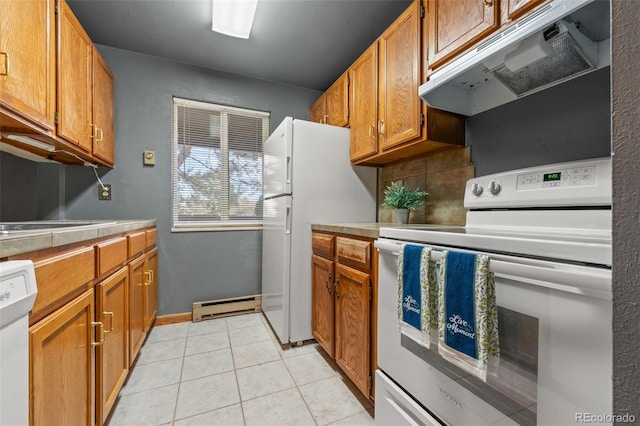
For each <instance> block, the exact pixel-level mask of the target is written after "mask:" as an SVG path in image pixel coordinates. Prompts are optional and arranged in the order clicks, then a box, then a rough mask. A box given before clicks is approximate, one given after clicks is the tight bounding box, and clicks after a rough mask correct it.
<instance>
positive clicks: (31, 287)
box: [0, 260, 38, 426]
mask: <svg viewBox="0 0 640 426" xmlns="http://www.w3.org/2000/svg"><path fill="white" fill-rule="evenodd" d="M37 293H38V288H37V286H36V274H35V271H34V268H33V262H31V261H30V260H11V261H7V262H0V425H3V426H4V425H7V426H22V425H27V424H29V311H30V310H31V308H32V307H33V302H34V300H35V298H36V294H37Z"/></svg>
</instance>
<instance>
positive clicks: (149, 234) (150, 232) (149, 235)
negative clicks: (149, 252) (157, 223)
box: [144, 228, 158, 249]
mask: <svg viewBox="0 0 640 426" xmlns="http://www.w3.org/2000/svg"><path fill="white" fill-rule="evenodd" d="M144 233H145V236H146V242H147V246H146V248H147V249H149V248H151V247H153V246H155V245H156V242H157V241H158V231H157V229H156V228H153V229H147V230H146V231H144Z"/></svg>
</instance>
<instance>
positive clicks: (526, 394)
mask: <svg viewBox="0 0 640 426" xmlns="http://www.w3.org/2000/svg"><path fill="white" fill-rule="evenodd" d="M538 329H539V321H538V318H535V317H532V316H529V315H525V314H523V313H520V312H516V311H513V310H510V309H506V308H503V307H501V306H498V333H499V339H500V362H499V363H498V367H497V368H495V369H491V368H490V369H489V372H488V374H487V381H486V383H485V382H483V381H482V380H480V379H479V378H477V377H475V376H473V375H469V374H468V373H466V372H464V371H463V370H461V369H459V368H458V367H456V366H455V365H453V364H451V363H450V362H448V361H446V360H444V359H443V358H442V357H441V356H440V355H439V354H438V350H437V348H432V350H427V349H425V348H423V347H422V346H420V345H418V344H417V343H415V342H414V341H413V340H411V339H410V338H408V337H406V336H404V335H403V336H401V345H402V346H403V347H404V348H405V349H407V350H409V351H411V352H412V353H414V354H415V355H416V356H418V357H420V358H422V359H423V360H424V361H425V362H428V363H429V364H430V365H431V366H432V367H434V368H437V369H438V370H439V371H440V372H442V373H443V374H446V375H447V376H449V377H450V378H452V379H454V380H455V381H456V382H458V383H459V384H460V385H462V386H464V387H465V388H466V389H468V390H469V391H471V392H473V393H474V394H475V395H476V396H477V397H479V398H482V399H483V400H484V401H485V402H487V403H488V404H490V405H491V406H492V407H494V408H495V409H497V410H499V411H501V412H502V413H503V414H505V415H506V416H508V417H509V418H511V420H513V421H514V422H516V423H518V424H521V425H535V424H536V423H537V388H538V335H539V333H538V331H539V330H538Z"/></svg>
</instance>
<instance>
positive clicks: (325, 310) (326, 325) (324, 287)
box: [311, 254, 334, 358]
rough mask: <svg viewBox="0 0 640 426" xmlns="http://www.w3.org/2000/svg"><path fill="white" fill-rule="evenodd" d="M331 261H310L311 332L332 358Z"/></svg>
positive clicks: (316, 258)
mask: <svg viewBox="0 0 640 426" xmlns="http://www.w3.org/2000/svg"><path fill="white" fill-rule="evenodd" d="M333 283H334V281H333V261H332V260H329V259H325V258H323V257H320V256H317V255H315V254H314V255H313V256H312V259H311V287H312V327H311V328H312V331H313V337H314V338H315V339H316V341H317V342H318V344H319V345H320V346H321V347H322V349H324V350H325V352H327V353H328V354H329V356H330V357H332V358H333V355H334V353H333V333H334V328H333V318H334V312H333Z"/></svg>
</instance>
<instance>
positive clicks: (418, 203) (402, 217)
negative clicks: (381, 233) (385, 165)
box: [383, 181, 429, 223]
mask: <svg viewBox="0 0 640 426" xmlns="http://www.w3.org/2000/svg"><path fill="white" fill-rule="evenodd" d="M427 195H429V193H427V192H425V191H420V190H419V189H418V188H416V189H414V190H411V189H409V187H408V186H407V185H404V184H402V181H396V182H391V185H389V186H387V187H386V189H385V190H384V203H383V206H384V207H385V208H388V209H393V211H394V217H395V223H407V222H408V221H409V210H414V209H416V208H418V207H422V206H423V205H424V197H425V196H427Z"/></svg>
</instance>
